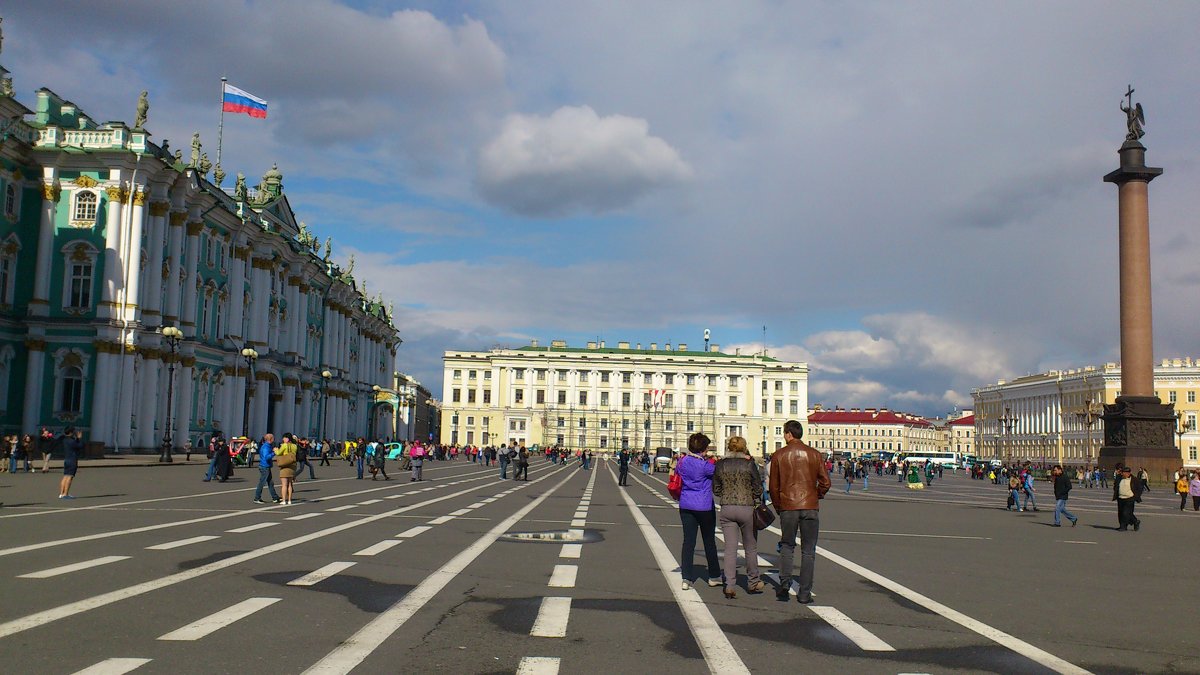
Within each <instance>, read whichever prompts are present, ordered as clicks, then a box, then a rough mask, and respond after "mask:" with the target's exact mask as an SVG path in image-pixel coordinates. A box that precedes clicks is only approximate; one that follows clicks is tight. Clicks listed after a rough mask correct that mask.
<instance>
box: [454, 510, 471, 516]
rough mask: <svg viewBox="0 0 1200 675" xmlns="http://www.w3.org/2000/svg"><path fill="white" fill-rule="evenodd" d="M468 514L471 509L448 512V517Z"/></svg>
mask: <svg viewBox="0 0 1200 675" xmlns="http://www.w3.org/2000/svg"><path fill="white" fill-rule="evenodd" d="M470 512H471V509H459V510H457V511H451V512H450V515H452V516H465V515H467V514H468V513H470Z"/></svg>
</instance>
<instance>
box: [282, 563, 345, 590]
mask: <svg viewBox="0 0 1200 675" xmlns="http://www.w3.org/2000/svg"><path fill="white" fill-rule="evenodd" d="M357 564H358V563H353V562H334V563H329V564H328V565H326V566H324V567H322V568H320V569H317V570H313V571H312V572H309V573H308V574H305V575H304V576H302V577H296V578H295V579H292V580H291V581H289V582H288V583H287V585H288V586H312V585H314V584H317V583H320V582H322V581H324V580H326V579H328V578H329V577H331V576H333V575H335V574H337V573H338V572H341V571H343V570H346V569H349V568H351V567H354V566H355V565H357Z"/></svg>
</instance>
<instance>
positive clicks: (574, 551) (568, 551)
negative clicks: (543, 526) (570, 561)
mask: <svg viewBox="0 0 1200 675" xmlns="http://www.w3.org/2000/svg"><path fill="white" fill-rule="evenodd" d="M582 554H583V544H563V546H562V550H561V551H559V553H558V557H560V558H578V557H579V556H580V555H582Z"/></svg>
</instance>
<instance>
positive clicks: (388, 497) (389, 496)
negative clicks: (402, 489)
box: [384, 495, 404, 499]
mask: <svg viewBox="0 0 1200 675" xmlns="http://www.w3.org/2000/svg"><path fill="white" fill-rule="evenodd" d="M403 496H404V495H388V496H386V497H384V499H400V498H401V497H403Z"/></svg>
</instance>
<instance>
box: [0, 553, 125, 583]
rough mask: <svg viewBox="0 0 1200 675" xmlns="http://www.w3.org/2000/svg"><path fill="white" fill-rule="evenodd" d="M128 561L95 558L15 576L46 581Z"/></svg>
mask: <svg viewBox="0 0 1200 675" xmlns="http://www.w3.org/2000/svg"><path fill="white" fill-rule="evenodd" d="M128 559H129V556H127V555H106V556H104V557H103V558H96V559H95V560H84V561H83V562H77V563H74V564H72V565H63V566H62V567H53V568H51V569H48V570H41V571H40V572H30V573H29V574H19V575H17V578H18V579H48V578H50V577H56V576H58V575H60V574H70V573H71V572H78V571H79V570H86V569H89V568H92V567H97V566H99V565H107V564H109V563H115V562H119V561H121V560H128Z"/></svg>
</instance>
